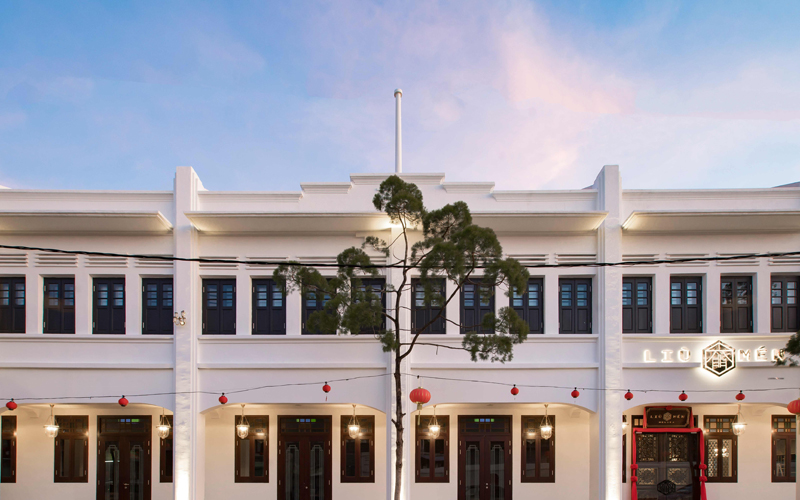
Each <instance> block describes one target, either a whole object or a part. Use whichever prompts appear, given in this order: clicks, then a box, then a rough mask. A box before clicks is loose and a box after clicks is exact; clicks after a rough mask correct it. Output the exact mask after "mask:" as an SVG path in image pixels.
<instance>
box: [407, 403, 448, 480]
mask: <svg viewBox="0 0 800 500" xmlns="http://www.w3.org/2000/svg"><path fill="white" fill-rule="evenodd" d="M432 418H433V417H432V416H427V417H426V416H422V417H420V419H419V423H418V424H417V425H416V426H414V449H415V454H414V482H415V483H449V482H450V417H449V416H448V415H437V416H436V420H437V421H438V422H439V425H440V426H441V430H440V431H439V436H438V437H436V438H432V437H430V435H429V434H428V423H429V422H430V420H431V419H432ZM436 440H442V441H444V475H443V476H441V477H436V466H435V460H431V466H430V474H429V475H428V476H427V477H426V476H423V475H421V474H420V470H421V466H422V442H423V441H428V442H429V446H430V448H429V449H431V450H436Z"/></svg>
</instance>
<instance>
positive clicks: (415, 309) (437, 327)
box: [411, 279, 445, 335]
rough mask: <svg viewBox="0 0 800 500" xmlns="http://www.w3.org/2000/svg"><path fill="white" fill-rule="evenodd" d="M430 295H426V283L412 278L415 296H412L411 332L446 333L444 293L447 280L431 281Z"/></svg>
mask: <svg viewBox="0 0 800 500" xmlns="http://www.w3.org/2000/svg"><path fill="white" fill-rule="evenodd" d="M429 283H430V285H429V287H428V288H429V290H428V292H429V293H428V295H429V296H428V297H426V296H425V285H424V284H423V283H422V281H421V280H419V279H412V280H411V289H412V290H413V297H412V298H411V334H412V335H414V334H416V333H417V332H419V331H420V330H422V333H423V334H425V333H433V334H442V333H445V327H444V325H445V311H444V309H443V306H444V300H445V299H444V294H445V282H444V280H443V279H436V280H430V281H429ZM426 299H427V300H426ZM440 313H441V315H440Z"/></svg>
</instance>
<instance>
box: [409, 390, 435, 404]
mask: <svg viewBox="0 0 800 500" xmlns="http://www.w3.org/2000/svg"><path fill="white" fill-rule="evenodd" d="M408 397H409V399H411V402H412V403H415V404H416V405H417V410H421V409H422V405H424V404H425V403H427V402H428V401H430V400H431V393H430V391H428V390H427V389H423V388H422V386H419V387H417V388H416V389H414V390H413V391H411V394H409V395H408Z"/></svg>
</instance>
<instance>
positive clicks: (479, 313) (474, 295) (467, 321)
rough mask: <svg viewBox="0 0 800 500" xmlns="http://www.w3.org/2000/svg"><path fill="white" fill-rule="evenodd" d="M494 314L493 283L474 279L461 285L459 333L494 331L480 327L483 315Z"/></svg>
mask: <svg viewBox="0 0 800 500" xmlns="http://www.w3.org/2000/svg"><path fill="white" fill-rule="evenodd" d="M487 314H494V285H493V284H490V283H483V282H481V281H480V280H474V281H471V282H467V283H464V284H463V285H462V286H461V333H468V332H477V333H494V331H493V330H486V329H484V328H482V327H481V322H482V321H483V317H484V316H486V315H487Z"/></svg>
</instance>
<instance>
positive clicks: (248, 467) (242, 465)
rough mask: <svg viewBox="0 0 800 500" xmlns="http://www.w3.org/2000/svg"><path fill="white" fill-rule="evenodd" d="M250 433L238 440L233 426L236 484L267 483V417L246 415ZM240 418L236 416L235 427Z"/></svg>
mask: <svg viewBox="0 0 800 500" xmlns="http://www.w3.org/2000/svg"><path fill="white" fill-rule="evenodd" d="M246 418H247V421H248V423H249V424H250V432H249V433H248V434H247V437H246V438H244V439H240V438H239V436H237V435H236V427H235V426H234V428H233V429H234V431H233V436H234V439H235V440H236V452H235V455H236V465H235V466H236V481H235V482H237V483H268V482H269V416H267V415H247V417H246ZM241 421H242V416H241V415H237V416H236V425H239V424H240V423H241Z"/></svg>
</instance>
